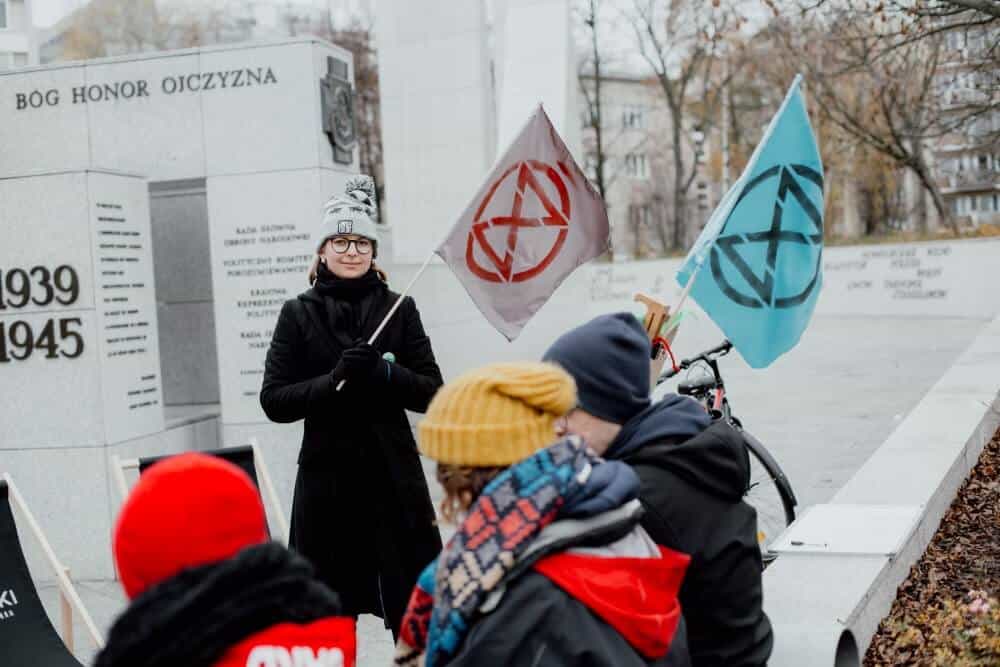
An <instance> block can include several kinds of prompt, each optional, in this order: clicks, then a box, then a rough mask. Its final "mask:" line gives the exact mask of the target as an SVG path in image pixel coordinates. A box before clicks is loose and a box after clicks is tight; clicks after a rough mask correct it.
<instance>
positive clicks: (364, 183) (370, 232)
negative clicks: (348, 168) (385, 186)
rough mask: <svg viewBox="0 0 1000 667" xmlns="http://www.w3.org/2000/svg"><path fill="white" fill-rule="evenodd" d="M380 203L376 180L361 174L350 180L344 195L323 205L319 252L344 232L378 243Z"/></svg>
mask: <svg viewBox="0 0 1000 667" xmlns="http://www.w3.org/2000/svg"><path fill="white" fill-rule="evenodd" d="M377 218H378V206H377V205H376V203H375V181H373V180H372V177H371V176H367V175H365V174H359V175H358V176H352V177H351V178H349V179H347V184H346V185H345V186H344V194H342V195H334V196H333V197H331V198H330V199H329V201H327V202H326V204H324V205H323V221H322V222H321V223H320V226H319V229H318V230H317V231H316V233H315V234H314V235H313V236H314V238H313V241H314V243H315V245H316V252H319V250H320V249H321V248H322V247H323V244H324V243H326V241H327V239H330V238H333V237H334V236H340V235H342V234H356V235H357V236H363V237H364V238H366V239H369V240H370V241H371V242H372V243H374V244H376V245H378V225H377V224H376V222H375V220H376V219H377Z"/></svg>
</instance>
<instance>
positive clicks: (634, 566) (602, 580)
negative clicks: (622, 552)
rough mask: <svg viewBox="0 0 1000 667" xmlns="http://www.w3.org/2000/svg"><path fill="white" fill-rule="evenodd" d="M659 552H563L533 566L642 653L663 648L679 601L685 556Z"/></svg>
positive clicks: (656, 654)
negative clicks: (605, 554)
mask: <svg viewBox="0 0 1000 667" xmlns="http://www.w3.org/2000/svg"><path fill="white" fill-rule="evenodd" d="M659 549H660V558H618V557H601V556H594V555H589V554H575V553H573V552H565V553H560V554H556V555H554V556H549V557H548V558H543V559H542V560H540V561H538V562H537V563H536V564H535V569H536V570H537V571H538V572H540V573H542V574H544V575H545V576H546V577H548V578H549V579H550V580H551V581H552V582H553V583H554V584H555V585H557V586H558V587H559V588H561V589H563V590H564V591H566V592H567V593H569V594H570V595H572V596H573V597H574V598H576V599H577V600H579V601H580V603H582V604H583V605H584V606H586V607H587V608H588V609H589V610H590V611H592V612H593V613H594V614H596V615H597V616H598V617H599V618H601V619H602V620H603V621H604V622H605V623H607V624H608V625H610V626H611V627H613V628H614V629H615V630H617V631H618V633H619V634H621V635H622V637H624V638H625V639H626V640H627V641H628V643H629V644H631V645H632V647H633V648H635V650H636V651H638V652H639V653H640V654H642V655H643V656H645V657H647V658H650V659H654V660H655V659H659V658H662V657H663V656H665V655H666V654H667V651H668V650H669V649H670V642H671V641H673V638H674V633H675V632H676V631H677V625H678V623H680V620H681V605H680V603H679V602H678V601H677V592H678V590H680V587H681V582H682V581H683V580H684V572H685V570H687V566H688V563H689V562H690V561H691V558H690V557H689V556H686V555H684V554H682V553H680V552H677V551H671V550H670V549H666V548H664V547H659Z"/></svg>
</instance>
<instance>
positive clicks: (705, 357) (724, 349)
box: [656, 340, 733, 384]
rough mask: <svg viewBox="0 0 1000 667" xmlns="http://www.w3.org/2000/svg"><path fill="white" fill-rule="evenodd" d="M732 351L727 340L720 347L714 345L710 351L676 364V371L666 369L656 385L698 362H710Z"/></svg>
mask: <svg viewBox="0 0 1000 667" xmlns="http://www.w3.org/2000/svg"><path fill="white" fill-rule="evenodd" d="M732 349H733V344H732V343H730V342H729V341H728V340H724V341H722V343H721V344H720V345H716V346H715V347H713V348H712V349H710V350H705V351H704V352H702V353H701V354H699V355H698V356H696V357H691V358H690V359H682V360H681V361H680V362H679V363H678V364H677V368H676V370H675V369H673V368H668V369H667V370H666V371H664V372H663V373H661V374H660V377H659V379H657V381H656V384H660V383H661V382H663V381H664V380H669V379H670V378H672V377H674V376H675V375H677V374H678V373H680V372H681V371H683V370H686V369H688V368H690V367H691V366H693V365H694V364H696V363H698V362H699V361H711V360H712V359H714V358H717V357H723V356H725V355H727V354H729V352H730V351H731V350H732Z"/></svg>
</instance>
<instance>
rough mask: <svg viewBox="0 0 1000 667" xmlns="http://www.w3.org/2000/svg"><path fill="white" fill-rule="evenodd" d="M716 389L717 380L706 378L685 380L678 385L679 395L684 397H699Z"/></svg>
mask: <svg viewBox="0 0 1000 667" xmlns="http://www.w3.org/2000/svg"><path fill="white" fill-rule="evenodd" d="M712 389H715V378H712V377H708V376H704V377H698V378H695V379H693V380H685V381H684V382H681V383H680V384H678V385H677V393H678V394H681V395H683V396H697V395H699V394H704V393H705V392H707V391H711V390H712Z"/></svg>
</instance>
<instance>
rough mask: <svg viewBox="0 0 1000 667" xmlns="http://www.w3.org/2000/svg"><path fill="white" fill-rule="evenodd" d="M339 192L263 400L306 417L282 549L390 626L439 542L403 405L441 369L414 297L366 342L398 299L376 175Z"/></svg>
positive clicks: (292, 306) (271, 359) (287, 416)
mask: <svg viewBox="0 0 1000 667" xmlns="http://www.w3.org/2000/svg"><path fill="white" fill-rule="evenodd" d="M347 192H348V195H347V196H346V197H334V198H333V199H331V200H330V202H328V203H327V205H326V208H325V214H324V219H323V223H322V226H321V229H320V232H319V233H318V234H317V235H316V241H317V243H316V247H317V248H318V250H317V259H316V261H315V262H314V265H313V269H312V270H311V271H310V282H312V283H313V286H312V288H311V289H309V290H307V291H306V292H304V293H303V294H300V295H299V296H298V297H297V298H295V299H291V300H289V301H287V302H286V303H285V305H284V307H283V308H282V309H281V314H280V315H279V316H278V322H277V324H276V325H275V328H274V334H273V337H272V339H271V347H270V349H269V350H268V353H267V362H266V365H265V369H264V383H263V386H262V388H261V392H260V402H261V406H262V407H263V408H264V412H265V413H266V414H267V416H268V418H270V419H271V420H272V421H275V422H280V423H290V422H294V421H298V420H300V419H304V420H305V428H304V434H303V438H302V449H301V450H300V452H299V459H298V463H299V469H298V475H297V476H296V479H295V497H294V500H293V502H292V523H291V535H290V540H289V545H290V546H291V547H292V548H293V549H295V550H296V551H298V552H299V553H301V554H302V555H304V556H305V557H306V558H308V559H309V560H310V561H312V563H313V565H314V566H315V567H316V570H317V573H318V575H319V577H320V578H321V579H322V580H323V581H324V583H326V584H327V585H328V586H330V588H332V589H333V590H334V591H336V592H337V593H338V594H339V595H340V597H341V602H342V604H343V606H344V613H345V614H350V615H354V616H357V615H358V614H364V613H369V614H375V615H376V616H380V617H381V618H382V619H384V621H385V623H386V626H387V627H389V628H390V629H391V630H392V632H393V635H394V636H395V634H396V633H397V632H398V630H399V623H400V620H401V619H402V616H403V611H404V610H405V607H406V603H407V600H408V597H409V593H410V591H411V590H412V589H413V586H414V584H415V583H416V580H417V576H418V575H419V574H420V571H421V570H422V569H423V568H424V566H426V565H427V564H428V563H429V562H430V561H431V560H433V559H434V557H435V556H437V554H438V552H439V551H440V550H441V537H440V535H439V533H438V529H437V527H436V524H435V517H434V509H433V506H432V504H431V500H430V494H429V492H428V488H427V482H426V480H425V479H424V474H423V469H422V467H421V465H420V458H419V456H418V454H417V448H416V443H415V442H414V440H413V435H412V432H411V430H410V424H409V422H408V420H407V418H406V412H405V411H406V410H411V411H414V412H423V411H424V410H425V409H426V408H427V405H428V403H430V400H431V398H432V397H433V396H434V394H435V392H436V391H437V390H438V388H439V387H440V386H441V383H442V379H441V371H440V370H439V369H438V366H437V363H436V362H435V360H434V353H433V352H432V351H431V343H430V339H429V338H428V337H427V335H426V334H425V333H424V329H423V325H422V324H421V322H420V315H419V313H418V312H417V307H416V305H415V304H414V302H413V299H412V298H410V297H407V298H406V299H404V300H403V303H402V304H401V306H400V308H399V310H398V311H397V312H396V313H395V314H394V315H393V317H392V319H391V320H390V321H389V324H388V326H386V328H385V329H384V330H383V331H382V333H381V334H380V335H379V337H378V338H377V339H376V340H375V343H374V344H373V345H368V344H367V342H366V341H367V340H368V339H369V337H370V336H371V334H372V333H373V332H374V331H375V329H376V328H377V327H378V325H379V323H380V322H381V321H382V319H383V318H384V317H385V315H386V314H387V313H388V311H389V309H390V308H391V307H392V305H393V303H395V301H396V299H397V298H398V295H397V294H395V293H393V292H391V291H389V288H388V286H387V285H386V282H385V276H384V274H382V273H381V272H380V271H379V270H378V269H377V268H375V266H374V264H373V261H372V260H373V259H374V257H375V255H376V252H377V243H378V238H377V229H376V226H375V223H374V221H373V219H372V218H373V217H374V204H373V202H374V191H373V190H372V188H371V179H368V178H367V177H362V178H361V179H352V180H351V181H349V182H348V185H347ZM341 381H345V384H344V386H343V388H342V390H341V391H337V385H338V384H339V383H340V382H341Z"/></svg>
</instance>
